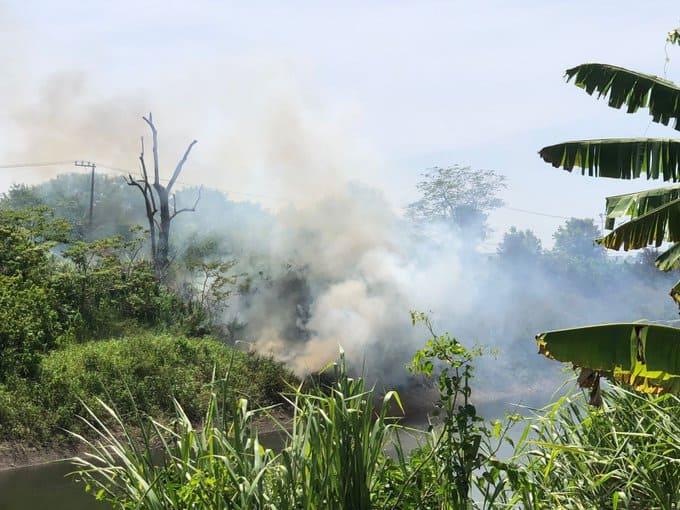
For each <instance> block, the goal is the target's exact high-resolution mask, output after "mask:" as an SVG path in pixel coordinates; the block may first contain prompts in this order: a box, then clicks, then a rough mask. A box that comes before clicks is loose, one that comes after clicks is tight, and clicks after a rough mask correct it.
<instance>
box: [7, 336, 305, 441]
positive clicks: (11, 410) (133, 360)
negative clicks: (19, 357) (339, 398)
mask: <svg viewBox="0 0 680 510" xmlns="http://www.w3.org/2000/svg"><path fill="white" fill-rule="evenodd" d="M229 367H231V369H232V376H231V378H230V385H229V391H230V392H231V393H232V394H234V395H243V396H247V397H248V398H249V399H250V400H251V401H253V402H255V403H257V404H259V405H266V404H271V403H274V402H280V401H281V398H280V396H279V395H280V393H281V392H282V391H283V390H284V389H285V387H286V386H285V384H286V382H287V381H291V380H294V378H293V377H292V375H291V374H290V373H289V372H288V371H287V370H285V369H284V368H283V366H282V365H281V364H279V363H276V362H274V361H273V360H271V359H269V358H264V357H260V356H257V355H254V354H249V353H244V352H239V351H236V350H234V349H232V348H229V347H227V346H225V345H224V344H222V343H221V342H219V341H217V340H213V339H210V338H202V339H190V338H185V337H177V336H170V335H167V334H151V333H146V334H140V335H135V336H130V337H123V338H119V339H111V340H101V341H91V342H87V343H83V344H73V345H69V346H67V347H65V348H62V349H58V350H55V351H53V352H51V353H50V354H48V355H46V356H45V357H44V359H43V360H42V364H41V366H40V373H39V375H38V376H37V378H35V379H34V380H29V379H19V378H14V379H12V381H10V382H8V383H7V384H6V385H5V386H2V385H0V439H4V440H8V439H13V440H30V441H38V442H54V441H57V440H63V439H65V438H64V430H65V429H68V430H71V431H83V430H84V427H83V423H82V422H80V421H79V420H78V415H83V414H84V413H85V407H84V406H90V407H96V402H97V399H103V400H106V401H107V402H109V403H111V404H112V405H114V406H115V407H116V409H117V410H118V412H120V413H121V415H122V416H123V417H125V418H128V417H130V416H131V415H132V414H134V413H135V412H136V410H137V411H139V412H144V413H146V414H149V415H151V416H155V417H156V418H159V419H164V418H166V417H168V416H169V415H171V414H172V413H173V412H174V404H173V399H175V400H176V401H177V402H179V403H180V404H181V405H182V407H183V409H184V410H185V413H186V415H187V416H188V417H189V419H190V420H192V421H193V422H194V423H195V422H197V421H199V420H200V418H201V415H202V413H203V412H204V411H205V409H206V406H207V404H208V401H209V399H210V398H209V397H210V391H211V390H210V384H209V383H210V381H211V380H212V377H213V370H214V373H217V374H220V373H222V374H224V373H226V372H227V370H228V369H229ZM133 402H134V405H133Z"/></svg>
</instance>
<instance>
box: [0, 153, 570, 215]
mask: <svg viewBox="0 0 680 510" xmlns="http://www.w3.org/2000/svg"><path fill="white" fill-rule="evenodd" d="M76 163H77V161H76V160H70V161H52V162H44V163H14V164H7V165H0V169H9V168H26V167H44V166H57V165H66V164H76ZM92 164H95V163H92ZM96 165H97V166H98V167H100V168H106V169H107V170H113V171H114V172H119V173H122V174H129V175H136V176H137V177H139V175H138V174H137V173H136V172H134V171H132V170H130V169H126V168H120V167H115V166H112V165H104V164H101V163H96ZM160 180H161V181H164V182H167V181H169V179H160ZM176 183H177V184H183V185H185V186H199V184H196V183H192V182H187V181H179V180H178V181H176ZM213 188H215V189H217V190H219V191H222V192H224V193H232V194H235V195H243V196H250V197H254V198H265V199H268V200H280V201H282V202H288V201H290V200H291V199H290V198H286V197H281V196H272V195H262V194H258V193H249V192H245V191H237V190H232V189H225V188H220V187H218V186H213ZM501 209H507V210H509V211H515V212H520V213H524V214H533V215H535V216H543V217H546V218H556V219H560V220H568V219H570V216H560V215H558V214H550V213H544V212H540V211H531V210H529V209H520V208H517V207H509V206H502V207H501Z"/></svg>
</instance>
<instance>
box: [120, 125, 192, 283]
mask: <svg viewBox="0 0 680 510" xmlns="http://www.w3.org/2000/svg"><path fill="white" fill-rule="evenodd" d="M142 118H143V119H144V121H145V122H146V123H147V124H148V126H149V128H150V129H151V135H152V141H153V182H150V181H149V174H148V172H147V169H146V162H145V159H144V138H142V150H141V152H140V154H139V163H140V167H141V172H142V176H141V178H139V179H135V178H134V177H133V176H132V174H128V178H127V179H126V182H127V184H128V185H129V186H135V187H137V188H138V189H139V190H140V191H141V193H142V196H143V197H144V207H145V210H146V218H147V221H148V222H149V237H150V240H151V257H152V260H153V263H154V266H155V268H156V271H157V272H158V273H159V274H161V275H162V274H164V273H165V271H166V270H167V267H168V265H169V264H170V226H171V224H172V220H173V219H175V217H176V216H177V215H178V214H180V213H183V212H193V211H195V210H196V206H197V205H198V202H199V200H200V199H201V190H200V188H199V190H198V196H197V197H196V201H195V202H194V205H193V207H185V208H182V209H177V198H176V196H175V194H174V193H173V192H172V188H173V186H174V185H175V183H176V182H177V178H178V177H179V174H180V173H182V169H183V168H184V164H185V163H186V161H187V158H188V157H189V153H190V152H191V149H192V148H193V146H194V145H195V144H196V140H194V141H192V142H191V143H190V144H189V146H188V147H187V149H186V151H184V155H183V156H182V158H181V159H180V160H179V162H178V163H177V166H175V170H174V172H173V173H172V176H171V177H170V180H168V183H167V184H165V185H163V184H161V177H160V162H159V158H158V130H157V129H156V126H155V125H154V123H153V116H152V115H151V114H150V113H149V116H148V117H142ZM163 180H164V179H163ZM171 200H172V209H171V205H170V201H171Z"/></svg>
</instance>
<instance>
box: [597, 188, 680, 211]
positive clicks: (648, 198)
mask: <svg viewBox="0 0 680 510" xmlns="http://www.w3.org/2000/svg"><path fill="white" fill-rule="evenodd" d="M678 198H680V184H674V185H672V186H665V187H663V188H655V189H650V190H646V191H636V192H634V193H625V194H623V195H613V196H610V197H607V205H606V212H605V214H606V216H607V218H621V217H624V216H625V217H628V218H637V217H638V216H642V215H643V214H646V213H648V212H649V211H651V210H652V209H656V208H657V207H659V206H662V205H663V204H666V203H668V202H671V201H673V200H676V199H678Z"/></svg>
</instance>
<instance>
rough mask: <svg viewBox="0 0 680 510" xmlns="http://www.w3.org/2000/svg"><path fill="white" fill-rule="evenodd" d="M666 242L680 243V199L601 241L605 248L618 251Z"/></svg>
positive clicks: (638, 219)
mask: <svg viewBox="0 0 680 510" xmlns="http://www.w3.org/2000/svg"><path fill="white" fill-rule="evenodd" d="M664 241H670V242H678V241H680V199H676V200H672V201H671V202H668V203H666V204H664V205H662V206H660V207H657V208H656V209H652V210H651V211H649V212H648V213H646V214H643V215H642V216H638V217H637V218H634V219H632V220H630V221H628V222H626V223H624V224H623V225H621V226H619V227H617V228H616V229H614V230H613V231H612V232H610V233H609V234H607V235H606V236H604V237H603V238H602V239H599V240H598V242H599V243H600V244H602V245H603V246H605V247H607V248H610V249H613V250H618V249H620V248H621V247H623V249H624V250H626V251H627V250H631V249H632V250H635V249H638V248H644V247H646V246H649V245H652V244H653V245H655V246H657V247H658V246H661V244H662V243H663V242H664Z"/></svg>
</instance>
